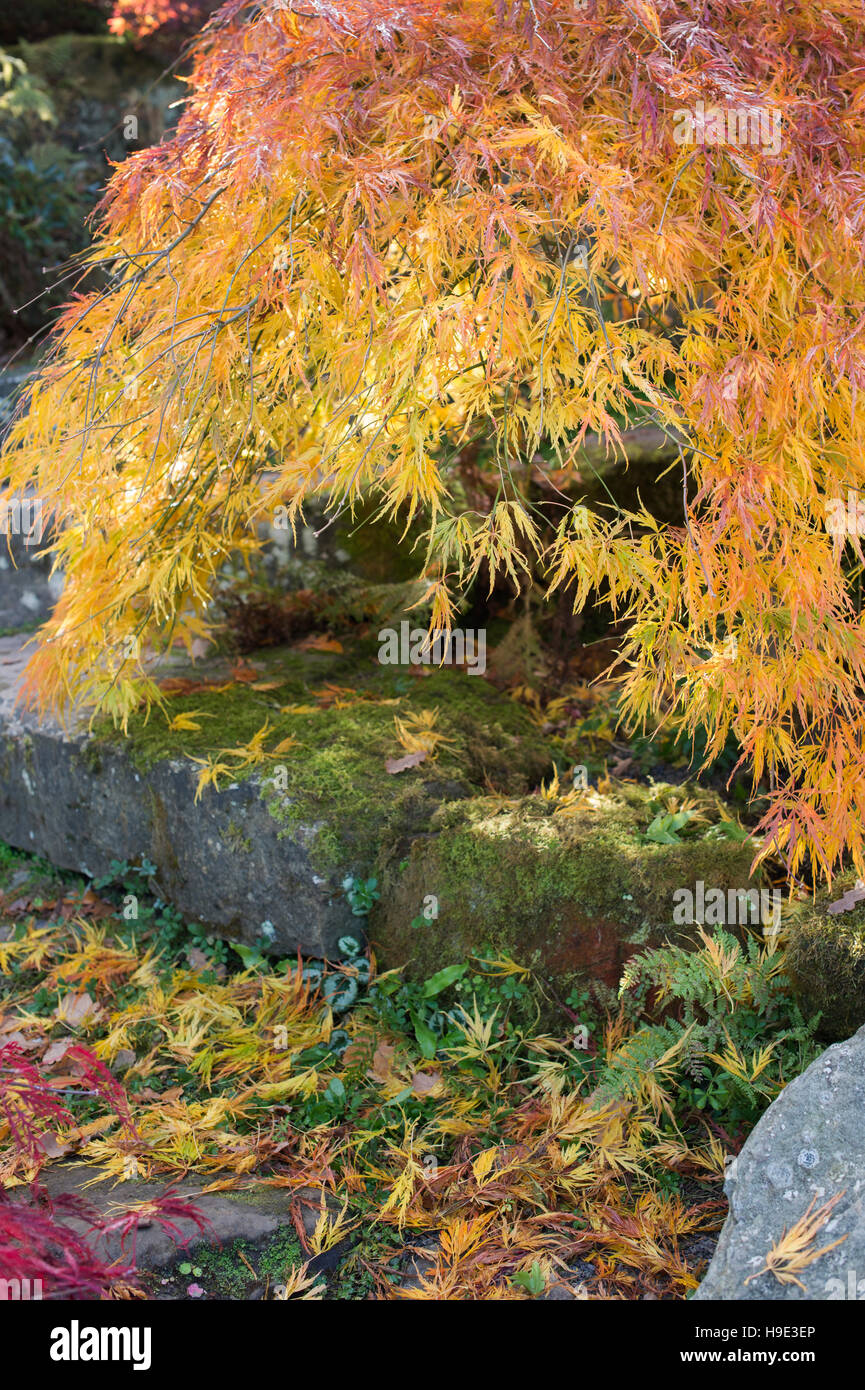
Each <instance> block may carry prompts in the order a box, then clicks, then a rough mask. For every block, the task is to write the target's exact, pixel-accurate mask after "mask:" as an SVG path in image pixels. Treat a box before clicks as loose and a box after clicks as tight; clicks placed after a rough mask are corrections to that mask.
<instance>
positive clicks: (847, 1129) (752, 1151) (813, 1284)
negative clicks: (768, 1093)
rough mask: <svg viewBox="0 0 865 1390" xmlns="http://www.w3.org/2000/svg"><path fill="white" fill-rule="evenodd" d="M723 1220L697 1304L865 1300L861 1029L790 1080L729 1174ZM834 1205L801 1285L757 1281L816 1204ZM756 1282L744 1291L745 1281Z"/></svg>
mask: <svg viewBox="0 0 865 1390" xmlns="http://www.w3.org/2000/svg"><path fill="white" fill-rule="evenodd" d="M725 1186H726V1192H727V1196H728V1198H729V1201H730V1212H729V1215H728V1217H727V1220H726V1222H725V1223H724V1228H723V1230H722V1232H721V1238H720V1240H719V1242H718V1248H717V1250H716V1252H715V1257H714V1259H713V1260H712V1263H711V1265H710V1266H709V1270H708V1273H707V1274H706V1277H705V1279H704V1280H703V1282H702V1284H701V1285H700V1287H699V1289H698V1290H697V1292H696V1293H695V1295H694V1297H695V1298H697V1299H702V1300H708V1299H800V1300H801V1299H845V1298H854V1299H863V1298H865V1028H860V1029H859V1031H858V1033H856V1034H855V1036H854V1037H852V1038H850V1039H848V1041H846V1042H842V1043H836V1044H835V1045H834V1046H833V1047H830V1048H827V1050H826V1051H825V1052H824V1053H823V1054H822V1056H820V1057H818V1058H817V1060H816V1061H815V1062H812V1063H811V1066H810V1067H808V1069H807V1071H805V1072H803V1073H802V1075H801V1076H799V1077H797V1078H796V1080H795V1081H791V1082H790V1085H789V1086H787V1087H786V1089H785V1090H783V1091H782V1092H781V1094H780V1096H778V1098H777V1100H775V1101H774V1102H773V1103H772V1105H770V1106H769V1109H768V1110H767V1111H766V1113H765V1115H763V1117H762V1118H761V1120H760V1121H759V1123H758V1124H757V1125H756V1127H755V1128H754V1130H753V1131H752V1133H751V1135H750V1136H749V1138H748V1140H747V1142H746V1143H745V1146H744V1148H743V1149H742V1152H741V1153H740V1154H739V1156H738V1157H737V1158H736V1159H735V1161H734V1163H733V1164H732V1165H731V1169H730V1171H729V1172H728V1175H727V1181H726V1185H725ZM839 1194H840V1200H839V1201H838V1203H837V1205H836V1206H835V1207H834V1209H833V1210H832V1212H831V1214H830V1216H829V1218H828V1220H827V1221H826V1223H825V1225H823V1226H822V1227H821V1229H820V1230H819V1231H818V1232H817V1234H816V1237H815V1240H814V1243H813V1246H812V1247H811V1248H812V1249H813V1250H819V1249H821V1248H823V1247H824V1246H830V1245H833V1243H834V1242H836V1241H838V1240H839V1239H841V1238H843V1240H842V1243H841V1244H840V1245H835V1247H834V1249H831V1250H828V1251H827V1252H826V1254H824V1255H821V1256H820V1257H819V1258H818V1259H816V1260H814V1261H813V1263H811V1264H808V1265H806V1266H805V1268H804V1269H801V1270H799V1271H798V1272H797V1275H796V1277H797V1278H798V1279H799V1281H800V1283H799V1284H796V1283H786V1284H785V1283H781V1282H779V1280H778V1279H777V1278H776V1277H775V1276H774V1275H773V1274H770V1273H767V1274H760V1270H761V1269H763V1267H764V1265H765V1259H766V1255H767V1253H768V1252H769V1251H770V1250H771V1249H772V1247H773V1246H774V1245H776V1244H777V1242H778V1241H779V1240H780V1239H781V1236H782V1235H783V1233H784V1231H785V1230H788V1229H789V1228H790V1227H791V1226H792V1225H793V1224H794V1223H795V1222H797V1221H798V1220H799V1219H800V1218H801V1217H802V1216H804V1214H805V1212H806V1211H807V1210H808V1207H809V1205H810V1204H811V1202H812V1201H813V1202H814V1204H815V1209H816V1208H819V1207H821V1206H822V1205H824V1203H826V1202H827V1201H828V1200H829V1199H830V1198H832V1197H835V1196H838V1195H839ZM751 1275H757V1276H758V1277H757V1278H753V1279H751V1280H750V1282H748V1283H746V1282H745V1281H746V1280H747V1279H749V1276H751Z"/></svg>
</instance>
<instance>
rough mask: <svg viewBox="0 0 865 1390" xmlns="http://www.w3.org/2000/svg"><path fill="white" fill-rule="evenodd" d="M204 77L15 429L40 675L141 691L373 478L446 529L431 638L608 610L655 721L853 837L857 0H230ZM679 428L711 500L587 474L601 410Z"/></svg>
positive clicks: (110, 205) (791, 842)
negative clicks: (473, 489) (255, 551)
mask: <svg viewBox="0 0 865 1390" xmlns="http://www.w3.org/2000/svg"><path fill="white" fill-rule="evenodd" d="M189 81H190V90H189V98H188V101H187V103H186V105H185V108H184V111H183V114H182V116H181V119H180V122H179V125H178V127H177V130H176V133H175V134H174V135H173V137H172V138H171V139H170V140H167V141H166V142H164V143H163V144H161V145H159V146H157V147H155V148H152V149H148V150H144V151H142V152H140V153H138V154H134V155H132V156H131V157H130V158H128V159H127V160H126V161H125V162H124V163H123V164H121V165H120V166H119V167H118V168H117V169H116V171H115V173H114V175H113V178H112V179H111V182H110V185H109V188H108V191H107V195H106V198H105V201H104V205H103V209H102V213H101V220H100V223H99V227H98V234H97V237H96V239H95V242H94V245H93V247H92V249H91V251H90V252H89V253H88V255H87V258H86V260H85V261H82V262H81V263H80V266H79V267H78V268H79V269H80V270H81V271H82V273H83V272H84V271H85V270H86V271H88V272H90V273H91V274H92V273H93V272H94V271H95V272H96V273H98V274H99V275H100V276H101V277H102V279H101V282H100V284H99V285H98V287H97V288H96V289H91V290H88V291H87V292H84V293H82V294H79V295H76V296H75V297H73V299H72V301H71V302H70V304H69V306H68V307H67V308H66V310H65V311H64V313H63V316H62V318H61V319H60V321H59V322H58V325H57V330H56V333H55V336H54V342H53V347H52V351H51V354H50V356H49V359H48V360H47V362H46V364H45V365H44V367H43V368H42V370H41V374H40V376H39V379H38V381H37V382H36V383H35V385H34V387H33V390H32V394H31V396H30V399H29V403H28V406H27V408H26V411H25V413H24V414H23V415H22V417H21V418H20V420H19V421H18V422H17V424H16V425H15V427H14V428H13V431H12V433H11V435H10V438H9V441H8V444H7V447H6V451H5V455H4V460H3V468H4V470H5V475H6V478H7V482H8V487H9V488H10V490H12V491H15V490H20V489H22V488H25V487H27V488H31V489H33V490H34V491H35V492H36V493H37V494H38V496H39V497H41V498H42V499H44V502H45V505H46V506H48V507H49V508H50V509H52V511H53V512H54V513H55V515H56V518H57V532H56V538H55V539H54V541H53V546H54V551H55V554H56V559H57V562H58V563H59V564H60V565H62V567H63V569H64V571H65V574H66V588H65V591H64V594H63V597H62V599H61V601H60V603H59V605H58V607H57V609H56V612H55V614H54V616H53V617H52V618H51V620H50V621H49V622H48V624H47V625H46V627H45V629H44V631H43V634H42V636H43V640H42V642H41V644H40V646H39V648H38V650H37V652H36V654H35V655H34V657H33V659H32V662H31V668H30V674H31V690H33V691H34V692H36V693H37V694H38V695H39V697H40V698H41V699H42V700H44V701H45V702H47V703H50V704H55V705H59V704H62V703H63V702H64V701H66V700H68V699H70V698H73V697H74V698H77V699H85V700H97V701H101V702H102V703H103V706H104V707H107V708H109V709H110V710H112V712H114V713H115V714H116V715H117V716H118V717H119V718H121V719H123V718H125V717H126V716H127V715H128V712H129V711H130V710H131V709H132V708H133V707H134V706H135V704H136V703H137V702H138V701H139V699H140V698H141V696H142V694H144V696H145V697H149V696H152V694H153V687H152V685H151V684H150V682H149V681H148V679H147V676H146V674H145V673H144V671H143V669H142V665H141V661H142V653H143V651H144V649H145V646H149V647H151V648H155V649H157V650H158V649H162V648H164V647H165V646H166V645H167V644H168V643H169V642H172V641H175V640H178V639H180V640H183V641H186V642H187V643H189V642H191V640H192V639H193V638H194V637H195V636H196V635H197V634H199V633H200V632H202V631H203V630H204V626H205V608H206V604H207V600H208V595H209V593H210V591H211V589H212V586H213V583H214V580H215V576H216V574H217V572H218V569H219V567H220V565H221V564H222V562H223V560H224V558H225V557H226V556H227V555H228V554H229V553H230V552H231V551H232V550H233V549H235V548H236V547H237V546H238V545H241V546H244V545H245V546H254V544H255V543H256V542H255V535H254V524H255V522H256V519H258V518H261V517H263V516H267V515H269V514H272V513H273V511H274V508H275V507H276V506H277V505H278V504H280V503H282V502H283V501H286V500H287V502H288V504H289V506H290V508H291V512H292V515H293V516H295V517H299V516H301V515H302V510H303V507H304V505H305V504H306V503H308V502H309V501H310V499H312V498H313V497H316V496H319V497H323V498H325V499H327V501H328V504H329V505H330V506H331V507H333V508H335V509H339V508H344V507H348V508H350V507H352V506H353V505H354V504H355V503H357V502H358V500H359V499H360V498H362V497H367V498H372V499H374V500H375V501H376V502H378V503H379V504H380V506H381V507H382V509H383V510H384V511H385V512H387V513H390V514H394V515H397V516H399V517H401V518H404V519H405V520H406V521H407V520H408V519H409V518H411V519H413V520H414V521H415V522H417V521H421V522H422V523H423V526H424V528H425V544H424V546H423V548H422V551H421V552H419V553H418V570H419V574H421V575H422V577H423V578H424V579H425V580H426V582H427V584H428V594H429V597H430V598H431V600H432V624H433V625H434V626H447V625H448V624H449V623H450V622H451V621H452V618H453V614H454V611H455V604H456V602H457V601H458V596H459V594H460V592H461V591H462V590H464V589H465V587H466V586H467V585H468V584H469V583H471V582H472V581H473V580H474V579H476V578H477V576H478V575H479V574H482V575H483V577H484V580H485V582H489V583H491V582H492V580H493V578H494V577H495V575H496V574H497V573H505V574H508V575H510V576H511V578H512V580H513V581H514V582H515V583H517V584H520V583H523V582H527V580H528V577H529V575H530V574H537V573H539V572H542V573H544V574H545V576H546V580H547V583H548V585H549V587H550V589H551V590H556V589H558V588H561V587H563V586H570V587H569V589H568V592H569V593H570V592H572V593H573V601H574V604H575V605H576V606H580V605H583V604H585V603H586V602H587V601H589V600H590V599H591V598H594V597H596V596H598V595H600V596H602V597H604V598H605V599H606V600H608V601H609V602H610V603H611V604H612V605H613V608H614V610H615V611H616V612H617V613H618V614H619V615H620V616H622V617H624V618H626V619H628V621H629V623H630V626H629V628H628V633H627V637H626V638H625V640H624V643H623V655H624V659H625V663H626V674H625V676H624V680H623V688H624V693H625V697H626V705H627V709H628V710H629V712H630V714H631V715H632V716H633V717H635V718H639V717H641V716H642V715H644V714H646V713H648V712H649V711H651V710H653V709H658V708H661V707H666V708H669V709H671V710H672V711H673V712H674V714H676V715H677V717H679V718H680V719H681V720H682V721H683V724H684V725H685V726H686V727H687V728H688V729H690V730H695V729H696V728H697V727H698V726H705V727H706V728H707V729H708V731H709V740H708V747H707V756H711V755H712V754H713V753H715V752H717V751H718V749H719V748H720V747H722V746H723V744H724V742H725V740H726V738H727V736H728V734H730V733H731V732H732V733H733V734H735V736H736V737H737V738H738V740H739V742H740V744H741V746H742V749H743V750H744V756H745V757H746V758H747V759H748V761H749V762H750V764H751V766H752V767H753V770H754V775H755V777H761V776H763V775H764V774H765V773H768V776H769V779H770V784H771V788H772V793H771V804H770V808H769V811H768V813H767V816H766V818H765V820H764V826H763V828H764V830H765V831H766V832H767V839H766V848H767V849H768V848H771V847H775V848H781V849H785V850H786V851H787V853H788V854H789V856H790V861H791V865H792V866H793V867H794V868H795V867H796V866H797V865H798V864H799V863H801V861H802V859H803V856H805V855H806V854H808V853H810V854H812V855H813V857H814V860H815V862H816V864H817V865H818V866H819V867H821V868H822V869H823V871H825V872H829V871H831V868H832V866H833V864H834V863H836V862H837V860H838V859H839V857H840V856H841V855H843V854H844V853H847V852H851V853H852V855H853V857H854V859H855V861H856V863H857V864H859V865H862V864H863V852H862V851H863V836H865V828H863V827H865V752H863V745H865V739H863V733H865V715H863V706H862V693H863V690H862V686H863V674H865V669H863V664H865V628H863V620H862V613H861V604H860V586H859V576H860V567H861V560H862V553H861V544H860V538H859V536H858V535H857V534H856V528H855V527H852V528H847V529H848V530H849V531H851V532H852V534H847V533H846V531H845V530H840V531H839V529H838V528H834V529H832V528H827V525H826V511H827V506H828V505H829V504H831V503H832V502H833V499H838V498H841V499H844V500H845V502H846V499H847V498H848V495H850V492H851V490H853V492H855V491H856V490H857V489H858V488H859V487H860V486H861V485H862V483H863V481H865V451H863V448H862V444H863V419H865V413H863V410H865V407H863V393H862V387H863V385H865V353H863V347H865V339H863V291H865V277H863V247H865V240H863V236H865V197H863V194H865V176H863V167H865V165H863V156H865V14H863V10H862V5H861V0H825V3H820V4H816V3H814V0H764V3H762V4H760V5H755V4H754V3H753V0H704V3H696V4H694V3H690V0H513V2H512V3H505V2H504V0H498V2H496V0H459V3H450V0H403V3H401V4H400V5H398V6H394V5H391V4H388V3H384V2H383V0H342V2H341V3H328V2H326V0H297V3H296V4H295V3H293V0H261V2H260V3H257V4H251V5H250V4H243V3H241V0H230V3H229V4H227V5H225V6H224V7H223V9H222V11H221V12H220V14H219V16H218V18H217V20H216V21H215V22H214V23H213V24H212V25H211V26H210V27H208V29H206V30H205V31H204V32H203V34H202V35H201V36H200V38H199V40H198V41H197V44H196V48H195V53H194V66H193V70H192V73H191V77H190V79H189ZM698 113H699V114H698ZM730 113H733V114H732V119H731V116H730ZM755 113H756V114H755ZM646 421H653V422H655V423H656V424H658V425H660V426H661V427H662V428H663V430H664V431H665V433H667V434H668V435H669V437H670V438H671V440H673V441H674V444H675V448H676V458H677V463H676V464H675V467H676V469H677V470H678V472H679V473H680V475H681V486H682V495H683V513H682V518H681V524H679V525H671V526H663V525H661V524H659V522H658V521H657V520H656V518H655V517H654V516H653V515H652V513H651V508H650V507H649V506H646V507H643V508H637V509H636V510H634V511H632V512H629V513H627V514H625V513H623V512H622V511H621V510H620V509H619V508H617V507H615V506H612V505H611V506H610V507H608V508H606V509H604V508H598V507H597V506H594V507H589V506H587V505H586V504H585V503H584V502H583V501H581V500H580V494H579V488H577V491H576V493H575V492H574V487H573V482H574V478H575V476H576V470H577V457H578V450H579V446H580V444H581V442H582V440H583V439H584V437H585V434H586V432H587V431H592V432H597V433H599V434H600V435H601V436H602V437H603V438H604V439H606V440H607V442H608V443H609V445H610V447H611V448H613V447H615V445H616V443H617V441H618V440H619V439H620V438H621V435H622V432H623V431H624V430H626V429H627V428H628V427H629V426H631V425H633V424H640V423H645V422H646ZM477 439H489V440H492V441H493V443H494V451H495V467H496V470H497V475H496V476H497V483H496V490H495V491H494V494H493V495H492V496H491V497H490V498H489V501H488V503H487V504H486V505H484V506H478V505H472V504H471V501H470V499H469V498H468V496H467V494H466V490H465V488H464V486H463V482H462V479H461V473H460V468H461V459H462V457H463V451H464V449H465V447H466V445H467V444H468V443H470V442H471V441H473V440H477ZM527 469H535V470H538V469H540V470H541V471H542V472H543V473H545V474H546V475H547V477H548V478H549V479H550V480H551V481H552V482H553V483H554V484H555V486H556V487H557V488H558V489H559V494H557V495H558V501H559V510H558V520H557V521H556V524H555V526H554V527H553V528H552V529H550V528H548V527H545V526H544V525H542V523H541V518H540V517H539V515H538V514H537V510H536V508H535V507H534V506H533V504H532V501H531V498H530V496H529V495H528V493H527V490H526V488H525V487H524V486H523V481H522V480H523V478H524V476H525V472H526V470H527Z"/></svg>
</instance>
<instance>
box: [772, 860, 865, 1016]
mask: <svg viewBox="0 0 865 1390" xmlns="http://www.w3.org/2000/svg"><path fill="white" fill-rule="evenodd" d="M854 881H855V876H854V875H853V874H847V875H844V876H842V877H840V878H839V879H837V880H836V882H835V883H834V884H833V887H832V891H831V894H829V895H826V894H825V893H824V894H823V895H822V896H821V897H820V898H819V899H818V901H817V902H815V903H809V904H807V905H802V906H801V907H800V908H799V909H798V910H797V912H796V913H795V915H794V916H793V918H792V920H791V922H790V925H789V929H788V937H787V943H786V951H787V971H788V974H789V976H790V979H791V980H792V982H793V988H794V990H795V992H796V996H797V998H798V1000H799V1004H800V1006H801V1008H802V1011H803V1012H804V1013H806V1014H811V1015H813V1014H815V1013H818V1012H819V1013H820V1014H821V1019H820V1036H821V1037H822V1038H824V1039H825V1040H827V1041H832V1042H836V1041H838V1040H839V1039H842V1038H849V1037H850V1036H851V1034H853V1033H855V1032H856V1030H857V1029H858V1028H861V1027H862V1025H863V1024H865V903H862V904H858V905H856V906H854V907H853V908H852V909H851V911H849V912H840V913H838V914H837V915H836V914H830V913H829V912H828V911H827V908H828V906H829V904H830V902H837V901H838V899H840V898H841V897H842V896H843V894H844V893H845V892H846V891H847V890H849V889H850V888H852V887H853V885H854Z"/></svg>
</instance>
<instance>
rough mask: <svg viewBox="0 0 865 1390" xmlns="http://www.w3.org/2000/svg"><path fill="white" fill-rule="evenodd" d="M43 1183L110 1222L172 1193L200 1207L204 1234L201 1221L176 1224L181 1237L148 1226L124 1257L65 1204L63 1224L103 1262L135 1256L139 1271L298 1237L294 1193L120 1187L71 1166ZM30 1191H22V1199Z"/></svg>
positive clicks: (147, 1183)
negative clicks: (231, 1246)
mask: <svg viewBox="0 0 865 1390" xmlns="http://www.w3.org/2000/svg"><path fill="white" fill-rule="evenodd" d="M100 1179H101V1180H100ZM39 1181H40V1184H41V1185H42V1187H43V1188H45V1189H46V1190H47V1192H48V1194H49V1196H50V1197H51V1199H52V1201H54V1202H57V1200H58V1199H62V1198H63V1197H64V1196H73V1197H76V1198H80V1199H81V1200H83V1201H84V1202H86V1203H87V1204H88V1206H89V1207H91V1208H95V1210H96V1212H98V1213H99V1215H100V1216H103V1217H106V1218H108V1219H110V1218H111V1217H113V1216H114V1215H116V1214H117V1212H118V1211H122V1210H125V1209H126V1208H127V1207H131V1206H133V1205H135V1204H136V1203H140V1202H148V1201H153V1199H154V1198H155V1197H157V1196H160V1195H162V1194H163V1193H164V1192H166V1191H167V1190H168V1189H172V1190H173V1191H174V1193H175V1195H176V1196H178V1197H180V1198H182V1200H183V1201H184V1202H188V1203H189V1204H190V1205H191V1206H192V1207H194V1208H195V1210H196V1211H197V1212H198V1213H199V1216H200V1217H201V1218H202V1219H203V1221H204V1223H205V1225H204V1227H203V1229H202V1228H199V1226H198V1224H197V1223H196V1222H195V1221H192V1220H187V1219H186V1218H185V1217H181V1218H178V1219H177V1220H175V1221H174V1224H175V1226H176V1227H177V1231H178V1233H179V1234H178V1236H177V1237H175V1236H174V1235H173V1234H172V1233H171V1232H170V1231H168V1230H166V1229H165V1228H164V1227H163V1226H162V1225H160V1224H159V1223H158V1222H155V1221H154V1222H151V1223H150V1224H149V1225H147V1224H144V1223H142V1224H141V1225H140V1226H139V1228H138V1230H137V1232H136V1233H135V1239H134V1248H133V1245H132V1242H131V1241H130V1243H129V1245H127V1248H126V1251H125V1252H124V1251H123V1250H122V1249H121V1242H120V1238H119V1236H118V1235H116V1234H112V1235H108V1236H105V1235H102V1234H101V1233H99V1232H98V1231H97V1232H93V1233H90V1234H86V1233H87V1231H88V1225H87V1222H85V1221H82V1220H80V1219H79V1218H78V1217H76V1216H74V1215H70V1214H69V1213H68V1212H64V1211H63V1207H62V1201H61V1203H60V1205H59V1206H58V1208H57V1213H58V1216H57V1219H58V1220H59V1221H60V1223H61V1224H63V1225H66V1226H68V1227H69V1228H70V1229H71V1230H74V1231H75V1232H76V1233H77V1234H79V1235H85V1234H86V1244H87V1245H88V1246H89V1247H90V1248H91V1249H92V1250H93V1251H94V1253H95V1254H97V1255H98V1256H99V1257H100V1259H105V1260H118V1259H121V1258H123V1257H124V1253H125V1257H126V1258H129V1257H130V1256H134V1258H133V1263H134V1264H135V1265H136V1267H137V1268H138V1269H149V1270H158V1269H164V1268H165V1267H166V1266H167V1265H170V1264H172V1263H173V1262H174V1260H175V1259H176V1258H177V1257H178V1255H180V1254H182V1253H184V1252H186V1251H187V1250H190V1251H191V1250H194V1249H195V1248H196V1247H200V1246H202V1245H214V1246H215V1245H220V1244H222V1245H226V1244H228V1242H229V1241H232V1240H248V1241H263V1240H266V1239H267V1238H268V1237H269V1236H272V1235H275V1234H276V1232H277V1231H279V1230H280V1229H281V1228H282V1227H284V1226H287V1227H289V1228H290V1229H291V1230H292V1231H294V1224H293V1217H292V1212H291V1204H292V1199H293V1198H294V1197H295V1196H296V1195H297V1194H296V1193H295V1192H292V1190H291V1189H289V1188H277V1187H256V1188H254V1189H252V1190H250V1191H239V1192H237V1193H236V1194H232V1195H230V1196H224V1195H223V1194H221V1193H218V1192H206V1193H202V1190H201V1189H202V1187H203V1186H206V1183H205V1182H203V1181H202V1180H200V1179H199V1180H196V1179H195V1178H181V1179H179V1180H171V1179H169V1178H165V1179H164V1180H162V1181H159V1182H157V1181H153V1180H146V1179H141V1180H132V1181H130V1182H122V1183H117V1184H115V1183H111V1182H110V1181H106V1180H105V1179H104V1175H103V1174H102V1172H101V1170H100V1169H98V1168H92V1167H90V1166H89V1165H87V1164H71V1163H63V1164H58V1165H52V1166H51V1167H49V1168H48V1169H47V1170H46V1171H45V1172H44V1173H43V1174H41V1175H40V1179H39ZM90 1184H92V1186H91V1185H90ZM24 1191H25V1189H20V1190H19V1191H18V1195H19V1196H20V1195H21V1193H22V1192H24ZM302 1191H303V1192H306V1191H307V1189H302Z"/></svg>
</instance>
